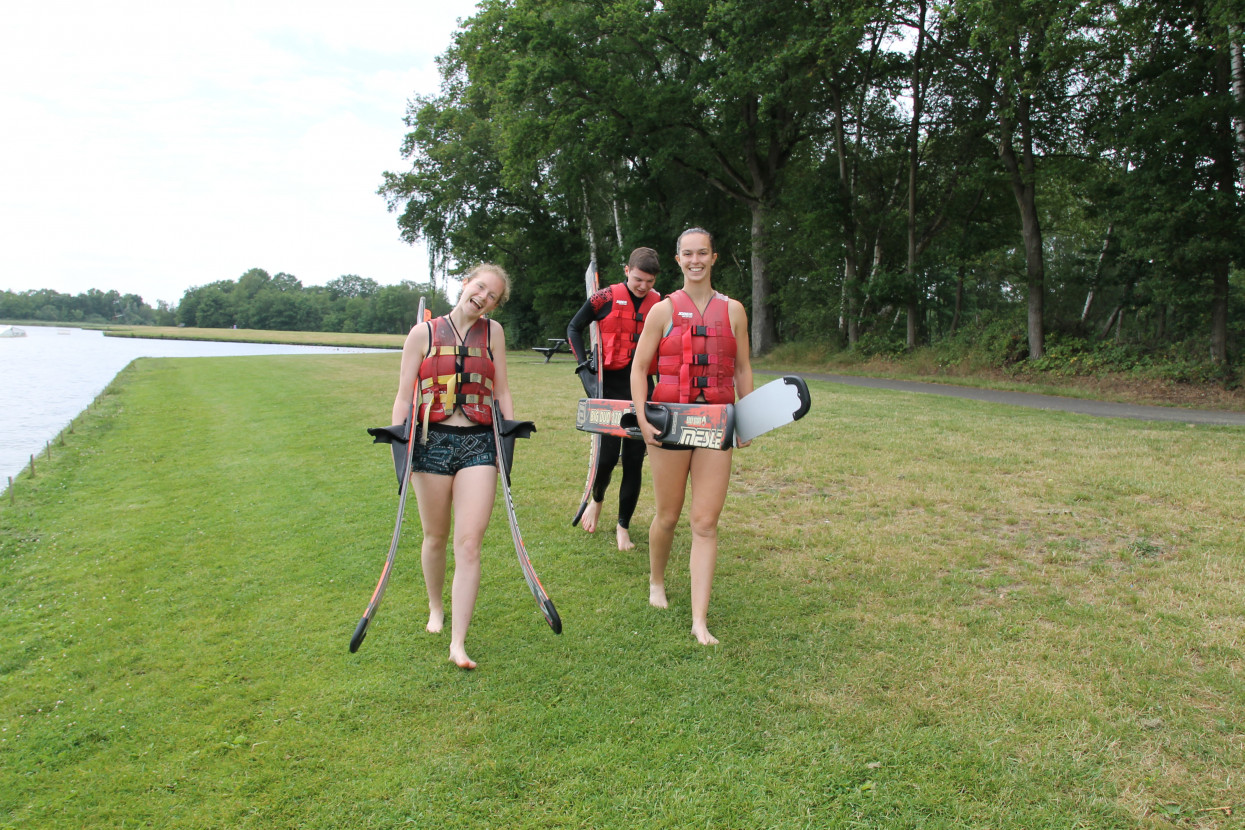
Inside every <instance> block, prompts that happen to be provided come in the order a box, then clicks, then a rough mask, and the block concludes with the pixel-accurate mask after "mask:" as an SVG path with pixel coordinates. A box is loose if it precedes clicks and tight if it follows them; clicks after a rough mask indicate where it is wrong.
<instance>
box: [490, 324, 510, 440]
mask: <svg viewBox="0 0 1245 830" xmlns="http://www.w3.org/2000/svg"><path fill="white" fill-rule="evenodd" d="M488 324H489V326H490V327H491V328H490V329H489V336H490V338H491V340H492V344H493V400H495V401H497V408H498V409H499V410H500V411H501V416H502V417H503V418H505V419H506V420H508V421H512V420H514V400H513V399H512V398H511V397H510V379H509V377H508V376H507V374H506V332H505V331H504V330H503V329H502V327H501V323H499V322H497V321H496V320H489V321H488Z"/></svg>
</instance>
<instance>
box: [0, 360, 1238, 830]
mask: <svg viewBox="0 0 1245 830" xmlns="http://www.w3.org/2000/svg"><path fill="white" fill-rule="evenodd" d="M398 360H399V357H398V355H397V354H396V353H395V354H367V355H349V356H297V357H291V356H283V357H246V358H224V359H218V358H196V359H193V360H174V359H165V360H139V361H136V362H135V363H134V364H132V365H131V367H130V368H129V369H127V370H126V371H125V372H123V373H122V374H121V375H120V376H119V377H118V378H117V380H116V381H115V382H114V383H113V384H112V385H111V386H110V387H109V388H108V390H106V392H105V393H104V394H103V395H101V397H100V399H99V401H98V402H97V404H96V406H94V407H93V408H92V409H91V411H90V412H88V413H86V414H85V415H84V416H83V417H82V418H80V419H79V420H78V422H77V426H76V428H75V430H74V432H73V433H72V434H70V435H67V436H65V437H66V442H65V446H64V447H60V446H58V449H57V452H56V454H55V456H54V458H53V459H52V460H51V461H50V462H48V463H47V464H45V465H41V466H40V468H39V471H38V475H37V477H36V478H34V479H30V478H28V477H26V475H25V474H23V477H22V478H21V479H19V480H18V482H17V486H16V491H15V494H14V500H13V503H10V502H9V500H8V499H7V498H6V499H4V500H3V501H2V502H0V606H2V607H3V613H2V614H0V636H2V637H3V639H4V642H5V643H6V644H7V645H6V648H5V649H4V650H3V651H2V652H0V661H2V662H0V827H40V828H61V827H64V828H69V827H82V826H91V827H130V826H145V825H150V826H176V827H181V828H197V827H203V828H207V827H222V826H228V827H242V828H245V827H254V828H270V827H398V826H408V825H409V826H429V827H431V826H436V827H447V828H455V827H462V828H467V827H479V826H506V827H530V828H535V827H543V828H549V827H584V826H591V827H620V828H621V827H638V826H644V827H686V826H722V827H745V828H750V827H757V828H761V827H765V828H805V827H834V826H866V827H925V828H952V827H986V826H988V827H994V828H1022V827H1076V826H1092V827H1100V828H1136V827H1142V828H1168V827H1172V826H1180V827H1190V828H1216V830H1217V829H1218V828H1225V829H1226V828H1233V827H1239V826H1240V816H1241V815H1242V810H1245V782H1243V781H1242V780H1241V776H1240V774H1239V772H1240V770H1241V769H1242V768H1245V743H1243V742H1242V740H1241V736H1242V735H1243V734H1245V716H1243V714H1242V713H1245V697H1243V696H1242V694H1243V693H1242V689H1245V683H1242V671H1243V670H1245V646H1243V644H1242V642H1241V638H1240V631H1241V630H1242V625H1245V618H1243V617H1242V612H1241V605H1240V597H1241V596H1242V595H1243V594H1245V575H1243V573H1245V572H1243V571H1242V568H1241V557H1242V549H1241V545H1240V538H1239V537H1240V532H1239V531H1240V527H1241V526H1242V524H1243V523H1245V514H1243V513H1242V502H1241V499H1240V492H1241V486H1242V479H1241V471H1242V469H1245V440H1243V439H1242V431H1241V430H1240V429H1235V428H1221V427H1191V426H1186V425H1180V424H1152V423H1144V422H1135V421H1122V420H1119V421H1117V420H1104V419H1098V418H1089V417H1083V416H1076V415H1068V414H1061V413H1055V412H1045V411H1036V410H1019V409H1015V408H1010V407H1004V406H996V405H990V404H986V403H982V402H978V401H969V400H958V399H952V398H942V397H934V396H922V395H907V394H900V393H888V392H883V391H879V390H871V389H860V388H854V387H846V386H838V385H833V384H828V383H822V382H816V381H814V382H812V383H811V384H810V387H811V389H812V394H813V408H812V411H811V412H810V413H809V414H808V416H807V417H806V418H804V419H803V420H802V421H800V422H798V423H796V424H793V425H791V426H790V427H787V428H784V429H783V430H779V431H777V432H774V433H772V434H770V435H768V436H764V437H762V438H761V439H758V440H757V441H756V442H755V443H754V445H753V446H751V447H749V448H747V449H745V450H741V451H738V452H737V453H736V456H735V471H734V473H733V477H732V485H731V491H730V497H729V499H728V502H727V510H726V514H725V516H724V518H723V523H722V524H723V530H724V533H723V535H722V538H721V540H720V544H721V554H720V563H719V569H718V576H717V580H716V583H715V594H714V598H713V605H712V607H711V611H710V613H711V615H712V618H713V620H714V631H715V633H717V634H718V635H719V636H720V637H721V638H722V641H723V642H722V645H721V646H718V647H715V648H703V647H701V646H699V645H697V644H696V643H695V642H694V640H693V639H692V638H691V636H690V634H689V626H690V618H689V616H688V613H689V612H688V608H687V599H686V597H687V590H688V586H687V575H686V546H687V544H688V536H687V530H686V529H683V530H682V531H680V535H679V540H678V541H677V542H676V549H677V550H681V551H683V558H682V559H681V560H680V559H678V558H676V559H675V561H674V562H673V563H672V567H671V573H670V579H671V581H670V588H671V590H670V596H671V600H672V602H671V608H670V609H669V610H667V611H657V610H655V609H653V608H651V607H649V605H648V604H647V591H646V590H645V581H646V568H647V549H646V542H645V539H646V536H647V533H646V526H647V522H648V521H649V519H650V518H651V516H652V501H651V491H650V490H648V489H647V488H646V490H645V492H644V494H643V497H642V499H641V503H640V507H639V509H638V511H637V515H636V518H635V521H634V523H633V537H634V538H636V539H637V541H638V542H639V545H638V547H637V549H636V550H635V551H633V552H631V553H626V554H623V553H619V552H618V551H617V550H616V549H615V546H614V544H613V540H612V534H609V533H598V534H596V535H593V536H589V535H587V534H584V533H583V532H582V531H581V530H579V529H577V528H571V527H570V526H569V521H570V517H571V515H573V512H574V509H575V507H576V505H577V501H578V498H579V495H580V492H581V489H582V482H583V473H584V470H583V467H584V455H585V452H586V444H587V440H586V436H584V435H583V434H582V433H579V432H577V431H575V430H574V429H573V426H572V424H573V417H574V406H575V400H576V399H577V398H578V396H579V394H580V390H579V388H578V384H577V381H576V380H575V378H574V376H573V374H572V373H571V372H569V371H568V367H567V366H566V364H565V362H564V361H562V362H560V364H559V363H555V364H551V365H544V364H543V361H542V360H541V358H539V357H537V356H534V355H533V356H532V357H531V359H530V360H528V359H524V358H523V357H522V355H520V354H517V353H516V354H515V355H514V356H513V357H512V359H511V363H510V371H511V384H512V388H513V389H514V394H515V399H516V410H517V412H518V414H519V415H520V416H522V417H525V418H526V417H530V418H533V419H534V420H535V421H536V422H537V425H538V430H539V431H538V432H537V433H536V435H535V436H533V438H531V439H530V440H528V441H525V442H520V446H519V448H518V458H517V460H516V464H515V499H516V507H517V510H518V515H519V520H520V522H521V524H522V528H523V533H524V538H525V540H526V542H527V545H528V549H529V551H530V552H531V555H532V558H533V561H534V563H535V566H536V568H537V570H538V571H539V573H540V575H541V577H542V580H543V581H544V583H545V585H546V587H548V589H549V591H550V593H551V595H552V596H553V598H554V600H555V602H556V603H557V604H558V608H559V611H560V612H561V615H562V618H563V620H564V622H565V626H566V628H565V633H564V634H563V635H562V636H560V637H556V636H554V635H552V634H551V632H550V631H549V630H548V627H547V626H546V625H545V623H544V622H543V620H542V619H541V617H540V615H539V613H538V611H537V610H536V608H535V605H534V603H533V602H532V600H531V596H530V594H529V593H528V591H527V588H526V586H525V585H524V583H523V580H522V577H521V575H520V572H519V568H518V564H517V563H516V562H515V560H514V554H513V549H512V544H511V540H510V534H509V531H508V529H507V527H506V521H505V512H504V507H503V506H502V505H500V504H499V505H498V506H497V507H496V509H495V511H494V518H493V522H492V525H491V527H490V529H489V533H488V536H487V538H486V542H485V551H486V552H485V561H486V564H485V570H484V582H483V585H482V588H481V594H480V603H479V605H478V607H477V613H476V620H475V622H474V624H473V626H472V643H473V644H474V645H473V646H472V653H473V656H475V657H476V658H477V659H479V660H480V664H481V665H480V668H479V669H478V670H477V671H475V672H472V673H464V672H461V671H459V670H458V669H456V668H455V667H453V666H452V665H451V664H450V663H449V662H448V661H447V659H446V656H447V641H446V639H445V637H444V636H443V635H442V636H432V635H429V634H427V633H426V632H425V631H424V630H423V624H424V620H425V616H426V614H425V599H424V591H423V587H422V584H421V581H420V577H419V567H418V552H417V541H416V540H417V538H418V518H417V514H416V513H415V512H414V509H413V505H411V506H408V509H409V511H410V513H409V515H408V517H407V520H408V524H407V527H406V534H405V541H404V543H403V546H402V549H401V551H400V553H399V555H398V560H397V566H396V570H395V574H394V578H393V580H392V582H391V584H390V588H389V591H388V594H387V595H386V599H385V603H384V605H383V606H382V608H381V611H380V614H379V616H378V618H377V620H376V622H375V623H374V624H373V628H372V631H371V632H370V634H369V636H368V639H367V641H366V643H365V644H364V646H363V648H362V649H361V650H360V652H359V653H358V654H355V655H351V654H349V653H348V651H347V647H346V645H347V641H348V639H349V637H350V634H351V632H352V631H353V629H354V625H355V623H356V622H357V621H358V617H359V614H360V613H361V612H362V610H363V607H364V606H365V604H366V601H367V597H368V595H369V594H370V592H371V590H372V587H373V586H374V584H375V580H376V578H377V576H378V575H379V571H380V567H381V564H382V563H383V560H384V554H385V550H386V548H387V545H388V541H389V536H390V532H391V530H392V527H393V514H394V509H395V506H396V497H395V492H394V490H395V488H394V480H393V472H392V465H391V463H390V461H389V458H388V454H387V451H386V448H385V447H383V446H376V445H373V444H371V443H370V442H369V439H368V437H367V436H366V434H365V433H364V431H363V430H364V428H365V427H367V426H374V425H379V424H381V423H383V422H385V421H387V419H388V414H389V401H390V400H391V399H392V395H393V389H392V384H393V379H394V377H396V374H397V364H398ZM559 365H560V367H561V368H559ZM680 562H682V564H680Z"/></svg>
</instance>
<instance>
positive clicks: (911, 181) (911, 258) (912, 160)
mask: <svg viewBox="0 0 1245 830" xmlns="http://www.w3.org/2000/svg"><path fill="white" fill-rule="evenodd" d="M916 32H917V34H916V50H915V51H914V52H913V53H912V128H911V130H910V131H909V133H908V262H907V265H906V267H905V273H906V274H907V276H908V290H909V291H910V292H912V293H911V295H910V296H909V299H908V338H907V346H908V348H909V349H915V348H916V317H917V314H918V313H920V306H919V305H918V303H917V299H916V181H917V167H918V163H919V161H920V158H919V157H920V146H921V109H922V105H923V104H924V103H925V96H924V95H923V94H922V92H921V58H922V56H923V52H924V47H925V0H918V8H917V29H916Z"/></svg>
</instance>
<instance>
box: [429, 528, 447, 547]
mask: <svg viewBox="0 0 1245 830" xmlns="http://www.w3.org/2000/svg"><path fill="white" fill-rule="evenodd" d="M449 541H450V535H449V534H448V533H436V532H431V533H430V532H428V531H427V530H425V531H424V549H426V550H440V551H444V550H445V546H446V545H447V544H449Z"/></svg>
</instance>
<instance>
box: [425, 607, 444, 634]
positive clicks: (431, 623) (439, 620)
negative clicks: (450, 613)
mask: <svg viewBox="0 0 1245 830" xmlns="http://www.w3.org/2000/svg"><path fill="white" fill-rule="evenodd" d="M444 625H445V609H444V608H431V607H429V609H428V625H427V626H425V627H426V628H427V629H428V633H429V634H440V633H441V628H442V627H443V626H444Z"/></svg>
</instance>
